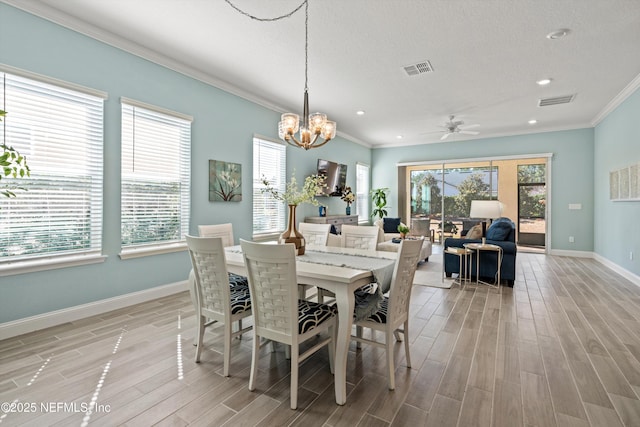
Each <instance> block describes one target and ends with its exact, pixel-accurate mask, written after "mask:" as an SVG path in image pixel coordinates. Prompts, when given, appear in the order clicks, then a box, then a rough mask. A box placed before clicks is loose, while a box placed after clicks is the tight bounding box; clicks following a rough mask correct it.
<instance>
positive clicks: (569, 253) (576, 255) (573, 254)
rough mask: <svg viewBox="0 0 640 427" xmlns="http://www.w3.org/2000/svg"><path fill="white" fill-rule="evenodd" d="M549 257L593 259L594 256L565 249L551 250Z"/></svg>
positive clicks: (590, 253) (588, 252)
mask: <svg viewBox="0 0 640 427" xmlns="http://www.w3.org/2000/svg"><path fill="white" fill-rule="evenodd" d="M549 255H554V256H570V257H574V258H593V257H594V254H593V252H590V251H574V250H566V249H551V250H550V251H549Z"/></svg>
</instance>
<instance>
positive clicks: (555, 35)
mask: <svg viewBox="0 0 640 427" xmlns="http://www.w3.org/2000/svg"><path fill="white" fill-rule="evenodd" d="M570 32H571V30H570V29H568V28H561V29H559V30H555V31H552V32H550V33H549V34H547V38H548V39H550V40H557V39H561V38H563V37H565V36H567V35H569V33H570Z"/></svg>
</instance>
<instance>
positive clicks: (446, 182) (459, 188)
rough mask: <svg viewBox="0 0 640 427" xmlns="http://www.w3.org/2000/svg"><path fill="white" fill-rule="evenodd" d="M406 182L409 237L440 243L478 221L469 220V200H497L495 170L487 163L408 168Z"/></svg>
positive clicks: (475, 219)
mask: <svg viewBox="0 0 640 427" xmlns="http://www.w3.org/2000/svg"><path fill="white" fill-rule="evenodd" d="M409 181H410V198H409V202H410V203H409V205H410V218H411V225H410V227H411V230H412V233H413V234H421V235H423V236H429V237H432V238H433V239H434V240H435V241H436V242H439V243H442V242H443V240H444V239H445V238H447V237H460V236H461V235H464V234H465V233H466V231H468V230H469V229H470V228H471V227H472V226H473V225H474V224H477V223H478V222H479V221H481V219H477V218H474V219H470V218H469V211H470V207H471V200H489V199H494V200H495V199H497V196H498V168H497V167H495V166H492V165H491V163H490V162H488V161H485V162H467V163H459V164H446V165H424V166H421V167H416V168H411V169H410V174H409Z"/></svg>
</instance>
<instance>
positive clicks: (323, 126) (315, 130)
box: [225, 0, 337, 150]
mask: <svg viewBox="0 0 640 427" xmlns="http://www.w3.org/2000/svg"><path fill="white" fill-rule="evenodd" d="M225 2H227V4H228V5H229V6H231V7H232V8H233V9H235V10H236V11H238V12H239V13H241V14H243V15H245V16H247V17H249V18H251V19H253V20H256V21H263V22H264V21H279V20H280V19H284V18H289V17H290V16H291V15H293V14H294V13H296V12H297V11H298V10H300V9H301V8H302V6H304V101H303V108H302V123H301V120H300V116H298V115H297V114H294V113H284V114H283V115H282V116H281V117H280V122H279V123H278V136H279V137H280V138H281V139H282V140H284V141H286V142H287V143H288V144H289V145H292V146H294V147H301V148H304V149H305V150H309V149H310V148H318V147H322V146H323V145H324V144H326V143H327V142H329V141H330V140H332V139H333V138H335V136H336V128H337V125H336V122H333V121H331V120H327V115H326V114H324V113H313V114H309V0H304V1H303V2H302V3H301V4H300V5H299V6H298V7H296V8H295V9H294V10H292V11H291V12H289V13H287V14H284V15H281V16H278V17H275V18H259V17H257V16H254V15H251V14H250V13H247V12H245V11H243V10H241V9H240V8H238V7H237V6H236V5H234V4H233V3H232V2H231V0H225ZM298 131H300V134H299V137H298V138H297V139H296V136H295V134H296V133H297V132H298ZM319 137H320V138H322V140H320V139H319Z"/></svg>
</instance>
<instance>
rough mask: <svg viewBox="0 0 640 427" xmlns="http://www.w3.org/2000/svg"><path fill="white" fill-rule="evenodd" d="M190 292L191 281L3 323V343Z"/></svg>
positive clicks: (0, 338) (1, 328)
mask: <svg viewBox="0 0 640 427" xmlns="http://www.w3.org/2000/svg"><path fill="white" fill-rule="evenodd" d="M186 290H187V281H186V280H184V281H181V282H176V283H170V284H168V285H163V286H157V287H155V288H151V289H145V290H143V291H138V292H132V293H130V294H125V295H119V296H117V297H113V298H107V299H103V300H100V301H94V302H91V303H88V304H82V305H77V306H74V307H69V308H65V309H62V310H56V311H51V312H48V313H44V314H39V315H36V316H31V317H25V318H23V319H18V320H13V321H11V322H5V323H0V340H4V339H7V338H11V337H15V336H18V335H22V334H26V333H29V332H33V331H38V330H40V329H45V328H50V327H52V326H56V325H60V324H62V323H66V322H73V321H75V320H78V319H83V318H85V317H90V316H95V315H96V314H102V313H106V312H108V311H111V310H117V309H120V308H124V307H128V306H131V305H135V304H140V303H142V302H146V301H150V300H153V299H156V298H162V297H166V296H169V295H173V294H177V293H179V292H183V291H186Z"/></svg>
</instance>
